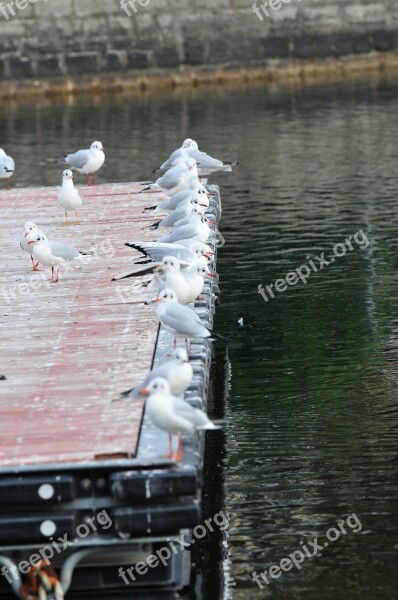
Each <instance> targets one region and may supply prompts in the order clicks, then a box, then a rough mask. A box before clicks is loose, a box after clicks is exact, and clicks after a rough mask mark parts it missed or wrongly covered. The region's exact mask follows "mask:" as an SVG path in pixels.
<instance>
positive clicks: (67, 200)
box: [58, 169, 83, 225]
mask: <svg viewBox="0 0 398 600" xmlns="http://www.w3.org/2000/svg"><path fill="white" fill-rule="evenodd" d="M58 203H59V205H60V206H62V208H63V209H64V211H65V223H64V224H65V225H69V222H68V211H71V210H74V211H75V217H76V220H75V225H80V223H79V213H78V208H79V207H80V206H82V204H83V201H82V199H81V196H80V194H79V192H78V191H77V189H76V188H75V186H74V185H73V173H72V171H71V170H70V169H66V170H65V171H64V172H63V175H62V187H61V190H60V192H59V194H58Z"/></svg>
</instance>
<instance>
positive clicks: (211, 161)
mask: <svg viewBox="0 0 398 600" xmlns="http://www.w3.org/2000/svg"><path fill="white" fill-rule="evenodd" d="M186 158H194V159H195V161H196V163H197V166H198V174H199V175H200V176H205V175H211V173H216V172H217V171H227V172H228V171H232V167H235V166H236V165H237V164H238V163H237V162H236V161H230V162H228V161H223V160H219V159H218V158H213V157H212V156H209V155H208V154H206V152H201V151H200V150H199V146H198V143H197V142H196V141H195V140H192V139H191V138H187V139H186V140H184V142H183V143H182V146H181V147H180V148H177V150H174V152H173V153H172V154H171V155H170V156H169V158H168V159H167V160H166V161H165V162H164V163H163V164H162V165H161V166H160V167H159V169H160V170H161V171H167V169H171V168H173V167H174V166H175V165H176V164H178V162H179V161H181V160H183V159H186ZM155 171H157V169H155Z"/></svg>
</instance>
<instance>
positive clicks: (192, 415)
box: [140, 377, 220, 461]
mask: <svg viewBox="0 0 398 600" xmlns="http://www.w3.org/2000/svg"><path fill="white" fill-rule="evenodd" d="M140 393H141V394H142V395H143V396H147V400H146V402H145V414H147V415H148V417H149V418H150V420H151V421H152V423H153V424H154V425H155V427H158V428H159V429H162V430H163V431H167V432H168V433H169V435H170V447H169V454H168V455H167V456H166V457H165V458H170V459H173V460H176V461H180V460H181V459H182V436H183V435H193V434H194V433H195V432H196V431H198V430H200V429H220V427H218V426H217V425H215V424H214V423H213V422H212V421H210V419H209V417H208V416H207V415H206V413H205V412H203V410H200V408H193V407H192V406H191V405H190V404H188V402H185V400H182V399H181V398H177V397H176V396H173V395H172V394H171V391H170V386H169V384H168V383H167V381H166V380H165V379H163V378H161V377H156V378H155V379H153V380H152V381H151V382H150V384H149V385H148V386H146V387H144V388H142V389H141V390H140ZM173 434H178V436H179V438H178V451H177V454H174V453H173V447H172V435H173Z"/></svg>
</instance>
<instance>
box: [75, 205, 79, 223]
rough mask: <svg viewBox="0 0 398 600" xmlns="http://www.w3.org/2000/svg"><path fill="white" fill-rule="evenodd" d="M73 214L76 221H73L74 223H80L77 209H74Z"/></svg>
mask: <svg viewBox="0 0 398 600" xmlns="http://www.w3.org/2000/svg"><path fill="white" fill-rule="evenodd" d="M75 216H76V221H75V225H80V221H79V213H78V211H77V208H76V210H75Z"/></svg>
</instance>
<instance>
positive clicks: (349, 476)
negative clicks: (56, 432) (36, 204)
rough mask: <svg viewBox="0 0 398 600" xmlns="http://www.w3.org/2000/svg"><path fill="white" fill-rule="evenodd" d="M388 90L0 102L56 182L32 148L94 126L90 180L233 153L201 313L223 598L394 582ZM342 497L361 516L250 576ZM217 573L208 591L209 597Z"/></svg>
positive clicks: (318, 592) (352, 592)
mask: <svg viewBox="0 0 398 600" xmlns="http://www.w3.org/2000/svg"><path fill="white" fill-rule="evenodd" d="M396 90H397V86H396V82H390V83H388V82H385V83H377V82H372V83H368V84H365V83H355V84H345V85H343V84H342V85H338V86H337V85H336V86H333V85H328V86H324V87H322V88H319V89H315V88H314V89H309V88H308V89H305V90H286V91H281V90H280V91H277V90H272V91H271V90H269V89H266V88H252V89H246V90H225V91H216V92H214V91H201V92H198V93H197V94H183V95H179V96H173V97H171V96H167V95H158V96H157V97H142V98H132V99H122V98H120V99H103V100H102V101H99V100H93V101H90V100H82V101H81V102H80V103H79V104H76V105H71V106H69V107H68V106H63V105H57V106H49V107H47V106H45V105H42V106H40V105H39V106H34V107H29V106H27V107H20V108H16V107H9V108H5V107H3V108H0V140H1V143H0V146H4V147H5V148H6V149H7V150H8V151H9V152H10V153H11V154H12V155H14V157H15V158H16V160H17V167H18V171H17V175H16V177H15V182H14V184H17V185H20V186H25V185H38V184H46V185H48V184H51V185H53V184H56V183H58V181H59V179H60V177H59V175H60V168H59V167H58V166H56V165H46V164H45V163H44V162H42V160H43V159H44V158H46V157H52V156H57V155H58V154H59V153H60V152H61V151H64V150H70V149H75V148H76V147H81V146H82V145H83V146H86V145H88V144H89V143H91V142H92V141H93V140H94V139H99V140H101V141H102V142H103V143H104V145H105V147H106V151H107V162H106V166H105V167H104V169H103V170H102V171H101V174H100V178H99V179H100V180H101V179H102V181H121V180H147V179H150V178H151V170H152V168H153V167H155V166H157V165H158V164H159V163H160V162H161V161H162V160H163V159H164V158H165V156H167V155H168V154H169V152H170V150H171V149H173V148H174V147H177V146H178V145H180V143H181V141H182V140H183V139H184V138H185V137H188V136H190V137H194V138H196V139H197V140H198V142H199V144H200V146H201V147H203V148H204V149H206V150H207V151H208V152H209V153H211V154H213V155H215V156H219V157H221V158H225V159H237V160H239V161H240V165H239V167H238V168H237V169H236V170H235V172H234V173H233V174H224V175H220V176H217V175H216V176H213V178H212V181H214V182H217V183H220V185H221V189H222V201H223V220H222V227H221V229H222V233H223V234H224V236H225V238H226V244H225V246H224V247H223V248H222V249H221V251H220V257H219V263H218V267H219V271H220V273H221V285H222V304H221V306H220V307H219V309H218V312H217V322H216V328H217V331H219V332H222V333H224V334H225V335H228V336H229V337H230V339H231V341H230V343H229V348H228V353H229V359H230V362H231V380H230V391H229V395H228V398H227V407H226V412H227V448H226V453H225V457H224V459H223V460H224V462H225V494H226V496H225V505H226V508H227V510H228V511H229V514H230V523H231V524H230V529H229V538H228V546H229V553H230V556H229V562H228V565H227V570H228V573H229V577H230V582H229V584H230V586H231V594H232V595H233V597H234V598H235V599H236V600H241V599H245V600H252V599H256V598H265V597H266V598H268V597H270V598H275V599H278V600H279V599H289V600H291V599H292V598H294V599H296V598H297V599H301V598H306V599H309V600H318V599H319V598H324V599H327V600H338V599H340V598H343V597H344V598H345V599H346V600H351V599H356V598H359V597H361V598H362V600H374V598H381V599H390V598H391V599H392V598H395V597H396V587H397V575H396V572H397V569H396V566H397V560H396V549H397V546H398V540H397V524H398V520H397V492H398V479H397V475H398V462H397V434H398V407H397V383H398V318H397V313H398V310H397V285H398V272H397V267H398V258H397V247H398V207H397V198H398V167H397V158H398V156H397V155H398V151H397V140H398V119H397V92H396ZM26 218H27V219H28V218H29V219H33V220H39V219H37V215H26ZM359 230H363V232H365V234H366V236H367V239H368V241H369V243H368V244H367V245H366V247H365V246H364V244H361V245H362V246H363V247H362V248H360V247H359V246H360V244H357V243H356V242H355V241H352V240H351V244H352V247H353V249H352V250H350V249H347V246H346V254H345V256H342V257H340V258H339V257H336V258H335V260H334V262H333V263H332V264H330V265H328V266H325V267H324V268H323V269H322V270H319V271H318V272H317V273H314V272H312V274H311V276H310V277H309V279H308V282H307V283H306V284H304V283H302V282H299V283H298V284H297V285H295V286H289V287H288V289H287V290H286V291H285V292H283V293H276V294H275V298H274V299H270V300H269V301H268V302H265V301H264V299H263V298H262V297H261V296H260V295H259V293H258V286H259V284H262V285H263V286H264V288H265V287H266V286H267V285H269V284H271V283H274V282H275V280H277V279H281V278H284V277H285V276H286V274H287V273H289V272H292V271H295V270H296V269H297V268H299V267H300V266H301V265H304V264H308V261H309V260H310V259H311V257H312V260H314V261H315V262H314V264H315V263H316V259H315V258H314V257H315V256H320V255H321V253H322V252H325V257H327V256H330V255H331V254H332V253H333V252H332V248H333V247H334V245H335V244H337V243H344V240H345V239H346V238H349V237H350V236H354V234H356V233H357V232H358V231H359ZM358 239H359V238H358ZM361 239H362V240H364V237H363V236H362V237H361ZM307 256H309V257H310V258H307ZM241 318H243V326H241V325H240V324H239V323H238V320H239V319H241ZM215 460H218V461H219V462H220V460H221V458H220V457H219V458H218V459H217V457H216V458H215ZM220 473H222V469H219V475H218V477H220ZM353 513H355V515H356V516H357V518H358V519H359V520H360V522H361V524H362V528H361V531H358V532H354V531H353V529H348V531H347V534H346V535H343V534H342V535H341V536H340V539H339V540H337V541H336V542H330V543H329V545H328V547H327V548H325V549H324V550H323V551H322V552H321V553H320V555H318V556H316V557H312V558H307V559H306V560H304V561H303V563H302V564H300V567H301V568H300V569H298V568H295V567H294V568H292V569H291V570H290V571H289V572H287V573H284V574H282V575H281V576H280V577H278V578H277V579H275V580H272V583H271V584H270V585H268V586H266V585H265V584H264V588H263V589H262V590H260V589H259V588H258V587H257V585H256V583H255V582H254V581H253V580H252V577H251V574H252V573H253V572H254V571H256V572H257V573H260V572H262V571H264V569H267V568H269V567H270V566H271V565H275V564H279V563H280V560H281V559H282V558H284V557H288V556H289V555H290V554H291V553H293V552H295V551H297V550H300V549H301V548H302V545H301V546H300V542H305V543H307V544H308V542H309V541H311V540H313V538H315V537H318V538H319V541H321V542H324V541H325V540H326V537H325V534H326V531H327V530H329V528H330V527H333V526H334V525H335V524H336V522H337V521H338V520H339V519H345V518H346V517H347V516H348V515H351V514H353ZM212 567H213V565H211V568H212ZM211 568H210V569H209V570H210V571H211ZM216 587H217V586H215V587H214V590H213V593H212V592H211V591H208V592H206V598H207V599H209V600H218V598H219V597H220V598H221V595H220V594H219V593H218V592H215V590H216ZM210 589H211V588H210ZM199 596H200V594H198V595H197V597H199Z"/></svg>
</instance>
